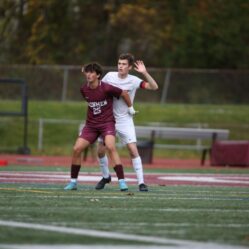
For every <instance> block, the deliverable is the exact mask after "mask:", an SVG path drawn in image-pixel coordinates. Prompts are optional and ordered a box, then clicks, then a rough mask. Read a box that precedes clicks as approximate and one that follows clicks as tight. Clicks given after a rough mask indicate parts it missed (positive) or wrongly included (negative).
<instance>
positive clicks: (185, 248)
mask: <svg viewBox="0 0 249 249" xmlns="http://www.w3.org/2000/svg"><path fill="white" fill-rule="evenodd" d="M0 226H7V227H17V228H26V229H35V230H43V231H50V232H57V233H67V234H75V235H83V236H91V237H99V238H108V239H117V240H128V241H136V242H143V243H153V244H163V245H165V246H166V245H168V246H167V248H174V249H176V248H178V249H197V248H198V249H200V248H202V249H225V248H226V249H237V248H238V249H242V248H243V249H244V248H246V247H241V246H229V245H218V244H214V243H208V242H207V243H201V242H194V241H186V240H176V239H166V238H161V237H154V236H152V237H148V236H142V235H133V234H124V233H117V232H105V231H99V230H89V229H80V228H70V227H62V226H51V225H42V224H35V223H24V222H16V221H5V220H0ZM10 248H11V247H10ZM18 248H20V247H18ZM67 248H68V247H67ZM88 248H89V247H88ZM101 248H103V245H102V247H101ZM106 248H108V247H106ZM115 248H118V247H117V246H115Z"/></svg>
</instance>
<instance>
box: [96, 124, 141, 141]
mask: <svg viewBox="0 0 249 249" xmlns="http://www.w3.org/2000/svg"><path fill="white" fill-rule="evenodd" d="M115 128H116V134H117V136H118V138H119V139H120V142H121V143H122V144H123V145H126V144H130V143H136V142H137V138H136V131H135V126H134V122H133V119H126V120H125V122H119V123H116V124H115ZM98 142H103V139H102V138H101V137H99V138H98Z"/></svg>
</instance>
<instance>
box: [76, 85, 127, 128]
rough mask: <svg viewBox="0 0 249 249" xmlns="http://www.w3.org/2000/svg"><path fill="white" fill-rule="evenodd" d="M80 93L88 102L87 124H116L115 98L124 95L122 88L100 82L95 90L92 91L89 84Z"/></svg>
mask: <svg viewBox="0 0 249 249" xmlns="http://www.w3.org/2000/svg"><path fill="white" fill-rule="evenodd" d="M80 92H81V94H82V96H83V97H84V98H85V100H86V101H87V102H88V110H87V120H86V124H89V125H95V124H103V123H108V122H115V119H114V116H113V97H116V98H119V97H120V95H121V93H122V90H121V89H120V88H118V87H115V86H112V85H109V84H107V83H105V82H102V81H100V83H99V85H98V87H97V88H95V89H91V88H90V87H89V85H88V84H84V85H83V86H82V87H81V88H80Z"/></svg>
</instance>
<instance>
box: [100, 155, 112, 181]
mask: <svg viewBox="0 0 249 249" xmlns="http://www.w3.org/2000/svg"><path fill="white" fill-rule="evenodd" d="M98 160H99V166H100V170H101V172H102V176H103V177H104V178H106V179H107V178H108V177H109V176H110V171H109V168H108V157H107V156H106V155H104V156H103V157H101V158H100V157H99V158H98Z"/></svg>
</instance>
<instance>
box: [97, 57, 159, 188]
mask: <svg viewBox="0 0 249 249" xmlns="http://www.w3.org/2000/svg"><path fill="white" fill-rule="evenodd" d="M133 64H134V69H135V70H136V71H137V72H139V73H141V74H142V75H143V77H144V78H145V80H142V79H140V78H139V77H136V76H134V75H131V74H129V72H130V70H131V69H132V67H133ZM102 81H103V82H107V83H108V84H111V85H114V86H117V87H119V88H121V89H122V90H127V91H128V94H129V96H130V99H131V101H132V102H133V101H134V98H135V94H136V90H137V89H139V88H140V89H147V90H157V89H158V85H157V83H156V81H155V80H154V79H153V78H152V77H151V75H150V74H149V73H148V72H147V70H146V67H145V65H144V63H143V61H141V60H138V61H136V62H135V60H134V56H133V55H132V54H129V53H125V54H121V55H120V56H119V59H118V71H117V72H109V73H107V74H106V75H105V76H104V78H103V79H102ZM113 112H114V117H115V120H116V124H115V127H116V133H117V135H118V136H119V138H120V140H121V143H122V144H125V145H126V146H127V148H128V150H129V154H130V157H131V161H132V165H133V168H134V170H135V172H136V176H137V181H138V187H139V191H148V187H147V185H146V184H145V183H144V175H143V165H142V160H141V158H140V155H139V153H138V149H137V144H136V142H137V139H136V133H135V126H134V122H133V116H131V115H129V114H128V112H127V105H126V104H125V102H124V101H123V100H122V99H119V100H116V99H114V102H113ZM98 141H99V143H98V158H99V164H100V169H101V172H102V176H103V178H102V179H101V180H100V181H99V182H98V184H97V185H96V187H95V188H96V189H97V190H100V189H103V188H104V187H105V184H106V183H110V182H111V175H110V172H109V168H108V158H107V156H106V153H105V146H104V144H103V141H101V139H99V140H98Z"/></svg>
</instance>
